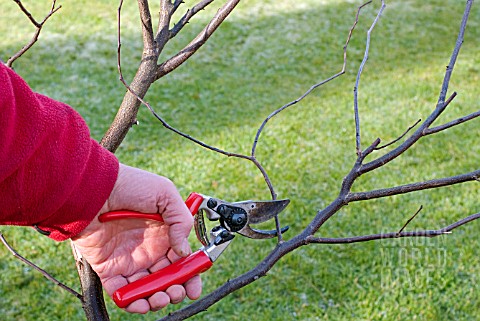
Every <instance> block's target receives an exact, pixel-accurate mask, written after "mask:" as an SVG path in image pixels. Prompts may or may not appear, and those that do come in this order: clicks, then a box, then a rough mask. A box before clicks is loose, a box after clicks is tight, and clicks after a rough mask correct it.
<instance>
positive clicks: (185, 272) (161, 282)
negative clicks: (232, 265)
mask: <svg viewBox="0 0 480 321" xmlns="http://www.w3.org/2000/svg"><path fill="white" fill-rule="evenodd" d="M211 266H212V261H211V260H210V258H209V257H208V255H207V254H205V252H204V251H202V250H199V251H197V252H195V253H193V254H190V255H189V256H187V257H184V258H181V259H180V260H178V261H176V262H174V263H173V264H171V265H169V266H167V267H165V268H163V269H162V270H160V271H157V272H155V273H152V274H150V275H149V276H146V277H144V278H143V279H140V280H137V281H135V282H132V283H130V284H128V285H126V286H124V287H122V288H120V289H118V290H117V291H116V292H115V293H114V294H113V301H115V303H116V304H117V306H118V307H119V308H125V307H127V306H128V305H129V304H130V303H132V302H133V301H135V300H138V299H143V298H147V297H149V296H151V295H153V294H155V293H157V292H159V291H166V290H167V289H168V288H169V287H170V286H172V285H174V284H184V283H185V282H187V281H188V280H190V279H191V278H192V277H194V276H195V275H198V274H200V273H203V272H205V271H206V270H208V269H209V268H210V267H211Z"/></svg>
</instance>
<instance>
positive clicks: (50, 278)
mask: <svg viewBox="0 0 480 321" xmlns="http://www.w3.org/2000/svg"><path fill="white" fill-rule="evenodd" d="M0 240H1V241H2V243H3V245H5V247H6V248H7V249H8V250H9V251H10V253H12V254H13V256H14V257H15V258H17V259H19V260H20V261H22V262H23V263H25V264H26V265H28V266H30V267H32V268H33V269H35V270H37V271H38V272H40V273H41V274H42V275H43V276H44V277H45V278H47V279H48V280H49V281H52V282H53V283H54V284H55V285H57V286H59V287H60V288H61V289H63V290H65V291H67V292H68V293H69V294H71V295H73V296H74V297H76V298H77V299H79V300H80V301H82V302H83V296H82V295H81V294H80V293H78V292H77V291H75V290H73V289H72V288H70V287H68V286H66V285H65V284H63V283H62V282H60V281H58V280H57V279H56V278H54V277H53V276H52V275H51V274H50V273H48V272H47V271H45V270H44V269H42V268H40V267H39V266H38V265H36V264H35V263H33V262H31V261H30V260H28V259H26V258H25V257H23V256H21V255H20V254H19V253H18V252H17V251H15V249H14V248H13V247H12V246H11V245H10V244H9V243H8V242H7V240H6V239H5V237H4V236H3V234H2V232H0Z"/></svg>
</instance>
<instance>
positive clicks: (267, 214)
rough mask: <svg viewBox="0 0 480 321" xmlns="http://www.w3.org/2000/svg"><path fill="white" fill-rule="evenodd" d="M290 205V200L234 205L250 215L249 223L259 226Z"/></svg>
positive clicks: (246, 202)
mask: <svg viewBox="0 0 480 321" xmlns="http://www.w3.org/2000/svg"><path fill="white" fill-rule="evenodd" d="M288 203H290V200H289V199H284V200H274V201H259V202H254V201H245V202H238V203H233V204H232V205H233V206H238V207H241V208H243V209H244V210H245V211H247V213H248V223H250V224H258V223H262V222H266V221H268V220H269V219H271V218H274V217H275V216H277V214H278V213H280V212H281V211H283V210H284V209H285V207H287V205H288Z"/></svg>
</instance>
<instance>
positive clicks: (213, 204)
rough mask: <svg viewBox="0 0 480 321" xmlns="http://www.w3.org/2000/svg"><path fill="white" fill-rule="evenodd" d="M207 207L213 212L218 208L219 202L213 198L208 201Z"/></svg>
mask: <svg viewBox="0 0 480 321" xmlns="http://www.w3.org/2000/svg"><path fill="white" fill-rule="evenodd" d="M207 206H208V208H211V209H212V210H213V209H214V208H215V207H216V206H217V201H216V200H214V199H213V198H211V199H209V200H208V201H207Z"/></svg>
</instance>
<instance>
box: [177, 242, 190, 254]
mask: <svg viewBox="0 0 480 321" xmlns="http://www.w3.org/2000/svg"><path fill="white" fill-rule="evenodd" d="M181 251H182V253H180V254H181V255H182V256H187V255H189V254H190V253H192V250H191V249H190V244H188V240H187V239H185V240H183V243H182V249H181Z"/></svg>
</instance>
